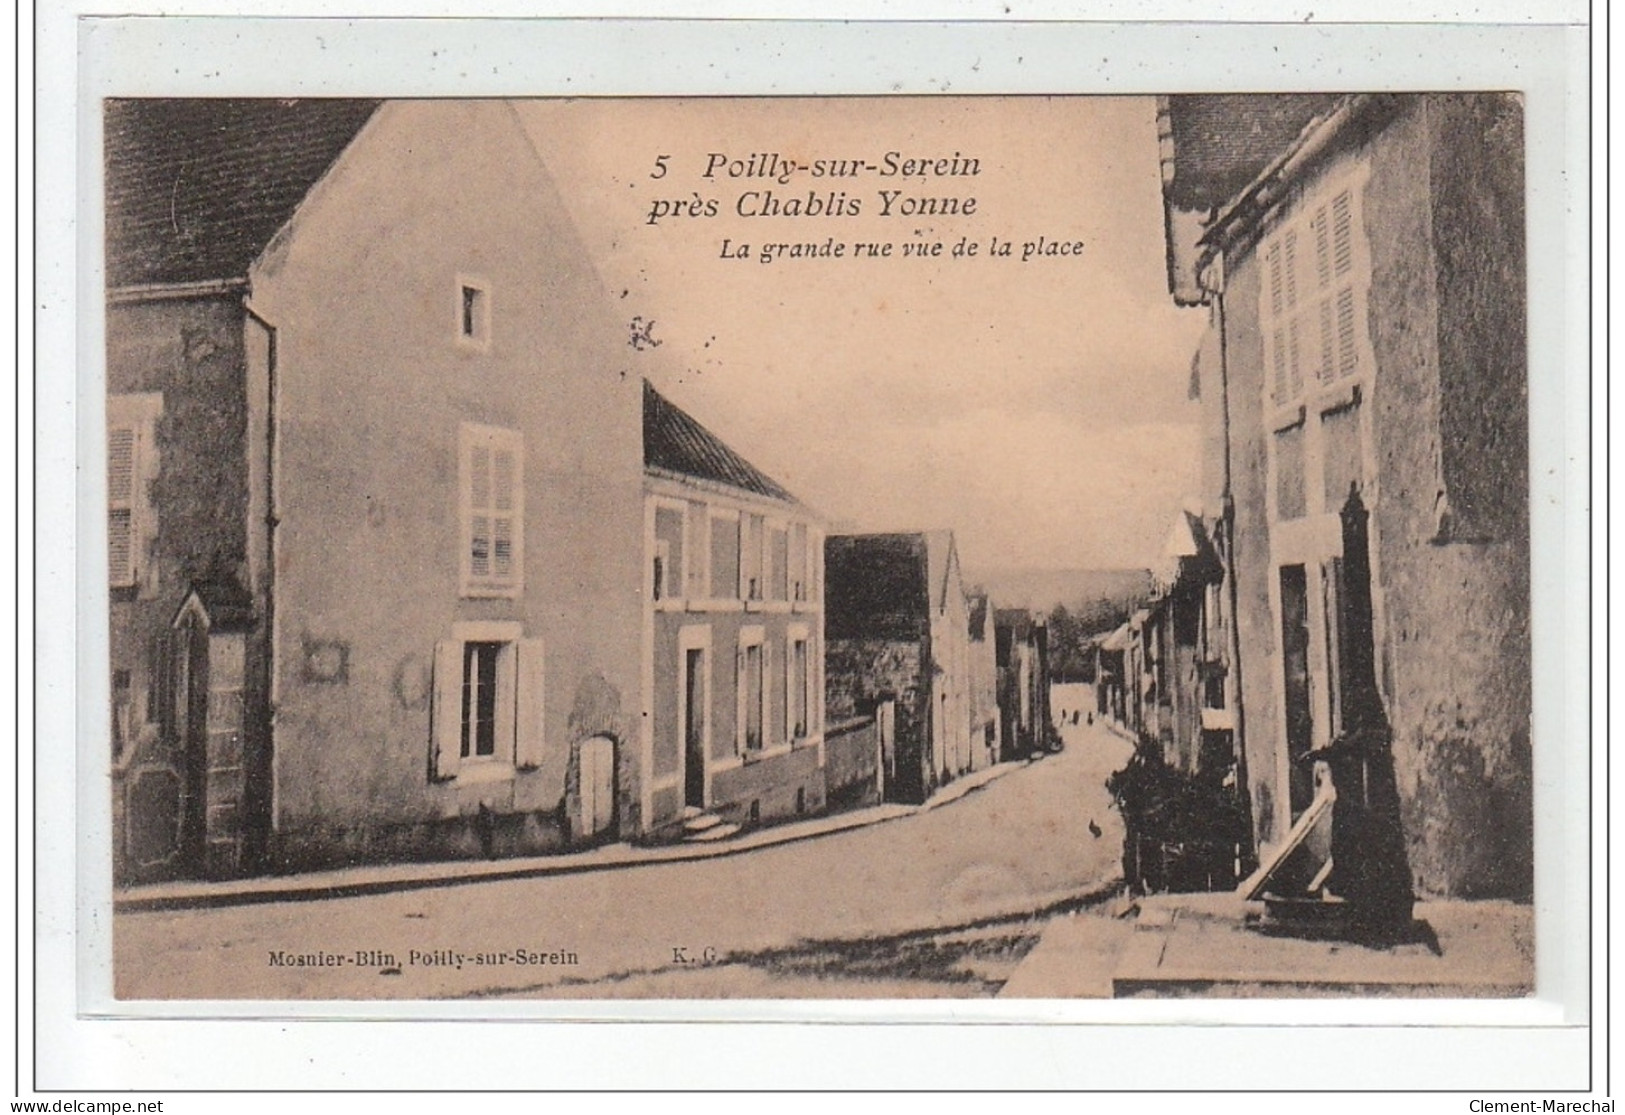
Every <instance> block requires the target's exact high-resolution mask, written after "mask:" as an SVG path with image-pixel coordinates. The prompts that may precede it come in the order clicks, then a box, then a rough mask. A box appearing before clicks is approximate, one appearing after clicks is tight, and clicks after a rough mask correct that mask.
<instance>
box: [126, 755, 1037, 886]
mask: <svg viewBox="0 0 1625 1115" xmlns="http://www.w3.org/2000/svg"><path fill="white" fill-rule="evenodd" d="M1027 765H1028V763H1025V762H1008V763H997V764H995V765H993V766H991V767H984V768H983V769H982V770H977V771H972V772H970V773H969V774H965V775H961V776H960V777H959V778H956V779H954V780H953V781H952V782H950V783H948V784H947V785H945V786H943V787H942V788H940V789H939V790H937V792H936V793H934V794H932V795H931V797H930V798H929V799H927V800H926V801H925V802H924V803H923V804H920V805H906V804H900V803H895V802H886V803H884V804H881V805H876V806H871V807H868V808H864V809H854V810H849V811H846V812H842V813H831V814H827V815H825V816H822V817H812V818H809V819H807V820H804V821H792V822H788V823H785V824H778V825H769V826H767V827H765V828H758V829H752V830H747V831H745V832H741V833H740V834H739V835H738V836H735V837H730V838H728V839H725V840H715V841H708V842H696V843H683V844H662V845H652V846H638V845H634V844H625V843H621V844H607V845H602V846H600V847H597V848H591V849H587V850H585V851H580V852H563V853H558V854H555V855H546V856H524V857H515V858H511V859H499V860H449V861H441V862H433V863H395V864H373V865H366V866H359V867H345V868H337V869H334V870H329V871H309V872H303V873H301V874H298V875H266V876H257V877H253V878H246V879H221V880H177V881H173V882H166V883H149V884H146V885H142V886H133V887H123V888H119V889H118V890H116V891H115V892H114V894H113V909H114V910H115V911H116V912H118V913H133V912H136V911H144V910H184V909H196V908H204V907H213V906H239V905H249V904H253V903H260V902H298V901H315V900H318V899H326V898H346V897H351V896H355V895H365V894H386V893H389V892H392V891H402V890H413V889H417V888H421V887H444V886H459V885H466V884H471V883H482V882H494V881H497V880H504V879H531V878H539V877H542V876H547V875H574V874H578V873H580V872H585V871H608V870H613V869H616V868H624V867H637V866H640V865H643V864H654V863H688V862H693V861H696V860H706V859H716V858H717V857H719V856H732V855H738V854H739V853H741V852H749V851H753V850H755V849H757V848H767V847H773V846H775V845H779V844H791V843H794V842H796V841H798V840H809V839H812V838H814V837H818V836H827V835H829V834H831V833H837V832H845V831H847V830H850V829H857V828H865V827H867V826H869V825H876V824H881V823H883V822H885V821H894V820H897V819H899V818H902V817H912V816H916V815H917V814H920V813H925V812H929V811H930V810H933V809H938V808H940V807H942V806H944V805H947V804H948V803H950V802H953V801H957V800H959V799H960V798H962V797H964V796H965V795H966V794H968V793H970V792H972V791H973V790H978V789H980V788H981V787H983V786H985V785H987V784H988V783H989V782H992V781H994V780H995V779H998V778H1002V777H1004V776H1005V775H1007V774H1010V773H1011V772H1012V771H1016V770H1020V769H1022V768H1023V767H1025V766H1027Z"/></svg>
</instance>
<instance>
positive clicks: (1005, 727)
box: [993, 608, 1055, 760]
mask: <svg viewBox="0 0 1625 1115" xmlns="http://www.w3.org/2000/svg"><path fill="white" fill-rule="evenodd" d="M993 631H994V641H995V645H994V650H995V655H994V667H995V669H996V670H997V672H998V702H999V733H1000V736H1001V739H1002V747H1003V752H1002V757H1003V758H1004V759H1006V760H1012V759H1025V758H1027V757H1028V756H1030V755H1031V754H1032V753H1033V752H1035V751H1039V750H1042V749H1044V748H1045V747H1046V746H1048V744H1049V742H1050V735H1051V734H1052V733H1053V732H1054V730H1055V729H1054V726H1053V725H1052V724H1051V723H1050V703H1049V629H1048V625H1047V624H1046V623H1045V622H1044V618H1043V617H1042V616H1036V615H1034V614H1033V613H1031V612H1029V611H1027V610H1026V609H1025V608H998V609H995V610H994V613H993Z"/></svg>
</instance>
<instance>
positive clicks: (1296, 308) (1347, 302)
mask: <svg viewBox="0 0 1625 1115" xmlns="http://www.w3.org/2000/svg"><path fill="white" fill-rule="evenodd" d="M1318 196H1319V198H1320V200H1315V199H1310V200H1307V201H1306V202H1304V203H1303V204H1302V206H1301V207H1300V212H1299V214H1298V215H1297V216H1295V217H1294V218H1292V219H1290V220H1289V221H1287V222H1286V223H1285V224H1284V225H1283V226H1282V227H1281V228H1279V229H1278V230H1277V231H1276V232H1275V233H1274V234H1273V235H1272V236H1271V237H1270V238H1269V239H1268V240H1267V241H1266V242H1265V243H1264V245H1263V247H1262V249H1261V251H1260V263H1261V268H1262V271H1263V283H1264V290H1263V295H1262V298H1261V299H1260V306H1259V317H1260V319H1261V320H1260V324H1261V326H1262V333H1263V337H1264V348H1265V357H1264V365H1265V369H1266V371H1267V373H1268V374H1267V376H1266V382H1267V383H1268V385H1269V402H1270V403H1271V404H1273V405H1274V406H1275V407H1277V408H1285V407H1291V406H1296V405H1298V404H1300V403H1302V402H1304V401H1305V400H1306V398H1307V397H1308V394H1309V392H1310V391H1311V390H1312V389H1315V388H1320V387H1328V386H1331V385H1334V384H1338V383H1340V382H1341V381H1343V380H1347V379H1349V378H1350V377H1352V376H1355V375H1358V374H1359V373H1360V372H1361V371H1362V364H1363V359H1362V355H1361V352H1362V348H1363V347H1364V345H1365V343H1366V342H1365V339H1364V337H1365V297H1366V293H1365V291H1366V286H1367V285H1368V282H1369V275H1368V271H1369V266H1368V265H1367V264H1366V263H1365V262H1364V260H1365V254H1364V250H1363V245H1362V244H1361V243H1360V240H1361V235H1362V233H1361V229H1360V222H1359V206H1358V195H1357V192H1356V189H1355V187H1354V186H1353V185H1351V184H1342V185H1339V186H1337V187H1335V188H1334V189H1332V190H1330V191H1324V192H1322V193H1321V194H1320V195H1318Z"/></svg>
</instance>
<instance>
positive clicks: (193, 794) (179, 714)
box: [170, 613, 209, 874]
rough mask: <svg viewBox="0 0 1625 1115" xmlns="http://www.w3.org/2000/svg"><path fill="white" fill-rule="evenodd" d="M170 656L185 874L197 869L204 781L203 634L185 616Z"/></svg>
mask: <svg viewBox="0 0 1625 1115" xmlns="http://www.w3.org/2000/svg"><path fill="white" fill-rule="evenodd" d="M171 652H172V654H173V655H174V658H173V660H172V665H171V674H170V676H171V678H172V680H173V685H174V689H173V696H172V700H173V702H174V703H173V705H172V706H171V707H172V708H173V709H174V716H175V719H174V733H175V734H174V741H173V745H174V747H175V750H176V755H177V758H178V760H179V766H180V774H181V810H180V813H181V817H180V847H179V852H180V855H179V860H180V864H181V869H182V870H183V871H184V872H185V873H187V874H196V873H198V872H200V871H202V869H203V849H204V841H205V836H206V827H207V788H208V777H209V632H208V628H207V627H206V626H205V624H204V621H203V620H202V619H201V618H200V617H199V616H198V615H197V614H196V613H191V614H188V615H187V616H186V617H185V618H184V619H183V620H182V621H181V623H180V625H179V627H178V628H177V630H176V637H175V639H174V640H173V641H172V643H171Z"/></svg>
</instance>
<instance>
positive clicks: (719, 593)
mask: <svg viewBox="0 0 1625 1115" xmlns="http://www.w3.org/2000/svg"><path fill="white" fill-rule="evenodd" d="M711 599H713V600H737V599H739V516H738V515H735V514H728V513H725V512H717V511H712V512H711Z"/></svg>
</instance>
